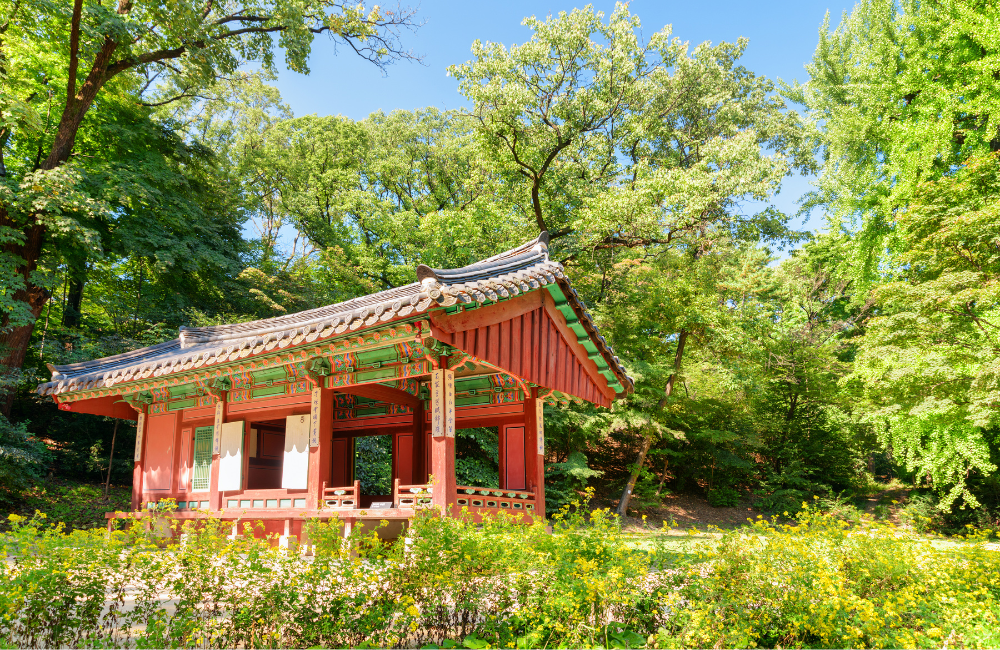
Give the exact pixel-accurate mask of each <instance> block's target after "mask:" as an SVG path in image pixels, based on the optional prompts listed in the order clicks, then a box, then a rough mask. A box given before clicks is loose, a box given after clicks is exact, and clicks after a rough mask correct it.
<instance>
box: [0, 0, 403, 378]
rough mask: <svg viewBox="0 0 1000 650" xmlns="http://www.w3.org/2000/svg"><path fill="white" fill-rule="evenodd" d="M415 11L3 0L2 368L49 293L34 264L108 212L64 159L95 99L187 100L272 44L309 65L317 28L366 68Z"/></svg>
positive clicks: (316, 3) (86, 232) (392, 52)
mask: <svg viewBox="0 0 1000 650" xmlns="http://www.w3.org/2000/svg"><path fill="white" fill-rule="evenodd" d="M413 15H414V14H413V12H412V11H411V10H399V11H388V10H380V9H378V8H374V9H372V10H371V11H365V10H364V9H363V8H362V7H361V6H360V5H358V6H353V5H351V6H349V5H346V4H343V3H340V2H336V1H331V0H313V1H309V2H288V1H286V0H264V1H260V2H257V1H252V2H222V3H216V2H206V3H200V4H199V3H188V4H177V3H169V2H162V1H160V2H154V3H153V4H141V5H135V4H133V3H132V2H129V1H127V0H121V1H120V2H118V3H116V4H113V5H110V6H107V5H104V4H102V3H100V2H93V1H88V2H84V0H75V2H73V3H72V4H67V3H60V2H54V1H49V0H37V1H36V2H32V3H30V4H28V3H24V2H23V0H8V1H7V2H5V3H3V4H2V5H0V20H2V21H3V22H2V23H0V29H2V39H3V40H2V42H0V83H2V84H3V88H2V91H3V92H0V97H3V100H2V104H0V116H2V120H0V129H2V132H0V145H2V147H3V149H4V151H3V156H4V157H3V159H2V163H0V170H2V171H3V172H4V184H3V188H2V190H3V196H2V200H0V227H2V229H3V230H2V231H0V237H2V238H3V246H4V251H3V253H4V258H5V260H4V263H3V266H4V268H6V269H8V271H9V272H8V274H7V275H6V277H5V278H4V283H5V286H8V287H11V288H12V289H13V291H12V292H9V294H10V295H8V296H7V298H6V302H5V303H4V304H5V307H4V311H5V313H4V320H3V328H4V332H3V333H2V334H0V343H3V344H4V345H5V346H6V348H7V349H6V351H5V353H4V354H5V356H4V357H3V359H2V362H3V364H4V365H7V366H11V367H19V366H20V365H21V363H22V362H23V360H24V355H25V352H26V350H27V346H28V341H29V339H30V335H31V332H32V328H33V322H34V319H35V318H37V316H38V315H39V314H40V313H41V310H42V308H43V307H44V305H45V302H46V300H47V299H48V297H49V293H50V292H49V282H48V281H47V279H46V277H45V274H44V273H43V272H42V271H44V269H43V268H40V266H39V263H40V261H41V260H42V259H43V256H44V253H45V252H46V250H47V249H48V248H52V247H56V248H58V246H59V242H60V241H66V240H70V241H77V242H86V240H87V239H89V238H92V237H93V235H92V233H93V231H94V227H93V224H92V221H93V220H94V219H96V218H98V217H100V216H101V215H104V214H106V213H107V212H109V208H108V207H107V206H106V205H105V204H104V203H103V202H101V201H99V200H98V198H97V197H94V196H92V195H90V194H88V193H87V192H86V189H85V188H84V187H82V185H83V180H84V179H83V176H82V174H81V173H80V172H79V171H77V169H76V164H75V161H73V160H71V154H72V153H73V150H74V147H75V146H77V144H78V142H77V140H78V134H79V132H80V129H81V127H82V125H83V124H84V122H85V119H86V118H87V117H88V116H90V115H92V114H94V112H95V111H94V110H93V109H94V108H95V107H96V108H97V111H96V112H97V113H98V114H100V112H101V110H102V108H103V103H102V102H104V101H105V99H104V98H110V97H112V96H114V95H116V94H123V95H125V96H128V97H131V98H132V100H133V101H145V102H146V103H150V104H161V103H165V102H169V101H171V100H174V99H178V98H183V97H188V96H191V95H192V94H196V93H197V91H198V90H199V89H201V88H204V87H207V86H210V85H211V84H212V83H213V82H214V81H215V80H216V79H217V78H218V77H219V76H225V75H229V74H233V73H235V72H236V71H237V70H238V69H239V67H240V66H242V65H244V64H246V63H249V62H257V63H259V64H260V65H261V66H262V67H263V69H264V70H266V71H272V70H273V69H274V50H275V47H277V46H280V47H282V48H283V49H284V51H285V62H286V65H287V66H288V67H289V68H291V69H292V70H296V71H299V72H303V73H307V72H308V67H307V64H306V62H307V59H308V55H309V51H310V45H311V43H312V40H313V38H314V37H315V36H316V35H319V34H327V35H329V36H331V37H333V38H334V39H335V40H338V41H339V42H341V43H343V44H345V45H347V46H349V47H350V48H351V49H352V50H353V51H355V52H356V53H358V54H359V55H361V56H362V57H364V58H367V59H368V60H370V61H372V62H373V63H375V64H376V65H385V64H387V63H389V62H392V61H394V60H399V59H401V58H413V57H412V55H410V54H409V53H408V52H406V51H404V50H403V49H402V46H401V45H400V43H399V38H398V37H399V34H400V29H404V28H410V27H413V26H414V22H413ZM274 35H277V38H274ZM112 101H113V100H112ZM42 115H49V116H51V119H49V118H43V117H42ZM29 151H30V152H31V153H30V154H29ZM11 153H15V156H14V158H11V157H10V154H11ZM31 154H34V155H31ZM18 303H20V304H18Z"/></svg>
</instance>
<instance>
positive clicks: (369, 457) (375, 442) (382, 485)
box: [354, 436, 392, 507]
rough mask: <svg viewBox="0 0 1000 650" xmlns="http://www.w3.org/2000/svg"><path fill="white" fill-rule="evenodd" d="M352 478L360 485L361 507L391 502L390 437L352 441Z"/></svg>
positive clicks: (370, 437)
mask: <svg viewBox="0 0 1000 650" xmlns="http://www.w3.org/2000/svg"><path fill="white" fill-rule="evenodd" d="M354 478H355V480H357V481H359V482H360V483H361V505H362V507H370V506H371V504H372V503H373V502H376V503H377V502H389V501H392V436H358V437H356V438H355V439H354Z"/></svg>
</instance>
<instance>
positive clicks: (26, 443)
mask: <svg viewBox="0 0 1000 650" xmlns="http://www.w3.org/2000/svg"><path fill="white" fill-rule="evenodd" d="M47 457H48V454H47V453H46V449H45V445H43V444H41V443H40V442H37V441H35V440H32V439H31V438H30V434H29V433H28V428H27V425H26V423H24V422H21V423H18V424H14V423H12V422H10V421H9V420H8V419H7V418H6V417H4V416H3V415H0V504H3V505H10V504H12V503H16V502H18V501H19V500H20V498H21V494H22V492H23V491H24V490H25V489H27V488H28V487H29V486H30V485H31V483H32V481H33V480H35V479H38V478H39V477H40V476H41V475H42V473H43V471H44V469H45V465H44V463H45V459H47Z"/></svg>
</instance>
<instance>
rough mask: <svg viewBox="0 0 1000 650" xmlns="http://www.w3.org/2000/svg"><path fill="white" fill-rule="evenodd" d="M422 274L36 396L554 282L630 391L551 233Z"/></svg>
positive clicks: (77, 374) (176, 345)
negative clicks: (555, 251)
mask: <svg viewBox="0 0 1000 650" xmlns="http://www.w3.org/2000/svg"><path fill="white" fill-rule="evenodd" d="M417 277H418V279H419V281H418V282H414V283H413V284H408V285H406V286H402V287H397V288H394V289H388V290H386V291H380V292H378V293H373V294H371V295H368V296H364V297H362V298H354V299H352V300H348V301H345V302H341V303H337V304H335V305H328V306H326V307H318V308H316V309H309V310H306V311H302V312H298V313H295V314H288V315H286V316H278V317H275V318H266V319H263V320H256V321H252V322H249V323H236V324H232V325H218V326H214V327H181V328H180V333H179V336H178V338H176V339H174V340H173V341H167V342H166V343H160V344H159V345H153V346H150V347H146V348H142V349H139V350H133V351H132V352H126V353H124V354H118V355H114V356H111V357H105V358H103V359H95V360H93V361H85V362H82V363H74V364H69V365H65V366H49V369H50V370H51V371H52V381H50V382H48V383H45V384H42V385H41V386H39V387H38V392H39V393H40V394H42V395H57V394H59V393H64V392H69V391H77V390H93V389H97V388H104V387H107V386H111V385H114V384H118V383H121V382H127V381H133V380H136V379H140V378H142V377H149V376H159V375H162V374H166V373H171V372H178V371H183V370H187V369H188V368H191V367H192V366H193V365H196V364H197V365H199V366H201V365H207V364H211V363H216V362H221V361H222V360H225V359H230V358H232V357H233V355H239V353H240V352H242V351H244V350H248V349H249V351H250V353H252V354H259V353H260V352H266V351H270V350H273V349H275V348H277V347H282V348H284V347H286V346H288V345H289V344H291V345H297V344H298V343H301V342H304V341H313V340H315V339H316V338H321V337H322V338H325V337H328V336H332V335H335V334H340V333H342V332H345V331H354V330H359V329H363V328H368V327H371V326H374V325H376V324H378V323H380V322H384V321H389V320H392V319H394V318H398V317H406V316H409V315H410V314H414V313H421V312H425V311H427V310H428V309H431V308H434V307H439V306H440V307H448V306H451V305H454V304H456V303H472V302H480V303H485V302H494V301H496V300H499V299H502V298H508V297H512V296H516V295H518V294H520V293H525V292H528V291H532V290H534V289H538V288H540V287H542V286H545V285H549V284H556V283H558V284H559V285H560V287H561V288H562V289H563V292H564V293H565V295H566V296H567V298H568V300H569V301H570V303H571V304H572V305H573V310H574V311H575V312H576V313H577V316H578V318H579V319H580V322H581V323H582V324H583V326H584V328H585V330H586V331H587V333H588V334H589V335H590V338H591V340H592V342H593V343H594V345H595V346H596V347H597V349H598V350H599V351H600V352H601V354H602V356H603V357H604V358H605V360H606V361H607V363H608V365H609V366H610V367H611V369H612V371H613V372H614V374H615V375H616V376H617V377H618V378H619V381H620V382H621V384H622V386H624V387H625V390H626V391H629V390H631V388H632V385H633V382H632V380H631V378H629V377H628V376H627V375H626V374H625V369H624V368H623V367H622V365H621V361H620V360H619V359H618V357H617V356H615V354H614V352H613V351H612V349H611V347H610V346H609V345H608V343H607V341H606V340H605V339H604V337H603V336H601V335H600V333H599V332H598V331H597V327H596V326H595V325H594V322H593V319H592V318H591V317H590V314H588V313H587V311H586V308H585V307H584V305H583V302H582V301H581V300H580V298H579V296H578V295H577V293H576V291H575V290H574V289H573V288H572V287H570V286H569V281H568V280H567V279H566V276H565V274H564V272H563V267H562V265H561V264H559V263H558V262H553V261H551V260H549V255H548V233H542V234H541V235H540V236H539V237H538V238H536V239H533V240H531V241H529V242H527V243H525V244H522V245H521V246H518V247H517V248H513V249H511V250H509V251H505V252H503V253H500V254H499V255H495V256H493V257H491V258H489V259H485V260H482V261H481V262H477V263H475V264H472V265H470V266H466V267H463V268H460V269H431V268H430V267H427V266H425V265H423V264H421V265H420V266H418V267H417ZM240 356H242V355H240ZM199 361H200V362H201V363H199Z"/></svg>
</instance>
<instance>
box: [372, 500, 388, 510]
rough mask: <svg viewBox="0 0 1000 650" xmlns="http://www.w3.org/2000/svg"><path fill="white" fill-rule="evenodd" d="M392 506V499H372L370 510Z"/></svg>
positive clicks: (385, 508)
mask: <svg viewBox="0 0 1000 650" xmlns="http://www.w3.org/2000/svg"><path fill="white" fill-rule="evenodd" d="M391 507H392V501H372V507H371V509H372V510H387V509H389V508H391Z"/></svg>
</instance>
